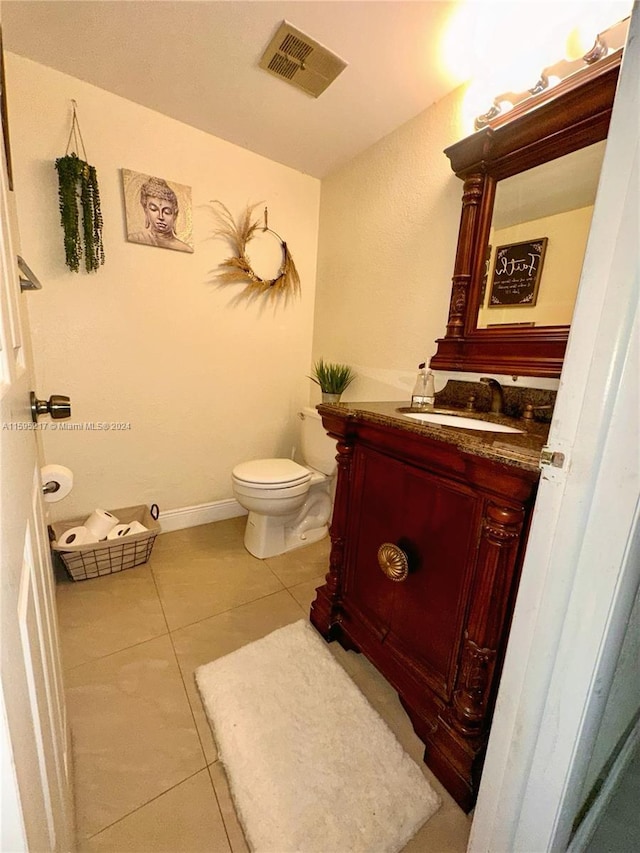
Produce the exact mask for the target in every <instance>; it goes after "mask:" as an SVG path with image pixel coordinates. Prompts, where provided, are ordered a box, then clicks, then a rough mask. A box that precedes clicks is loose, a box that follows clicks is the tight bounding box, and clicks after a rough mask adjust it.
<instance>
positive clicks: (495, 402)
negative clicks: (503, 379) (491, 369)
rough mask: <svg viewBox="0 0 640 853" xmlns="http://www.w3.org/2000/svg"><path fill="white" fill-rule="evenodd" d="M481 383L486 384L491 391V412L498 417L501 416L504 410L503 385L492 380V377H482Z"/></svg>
mask: <svg viewBox="0 0 640 853" xmlns="http://www.w3.org/2000/svg"><path fill="white" fill-rule="evenodd" d="M480 382H484V383H485V385H488V386H489V390H490V391H491V411H492V412H493V413H494V414H496V415H501V414H502V412H503V410H504V392H503V390H502V385H501V384H500V383H499V382H498V380H497V379H492V378H491V377H490V376H482V377H481V378H480Z"/></svg>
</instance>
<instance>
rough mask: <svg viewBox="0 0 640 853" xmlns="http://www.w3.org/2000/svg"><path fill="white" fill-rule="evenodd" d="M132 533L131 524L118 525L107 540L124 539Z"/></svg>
mask: <svg viewBox="0 0 640 853" xmlns="http://www.w3.org/2000/svg"><path fill="white" fill-rule="evenodd" d="M129 533H131V524H116V526H115V527H114V528H113V529H112V530H110V531H109V532H108V533H107V539H122V537H123V536H127V535H128V534H129Z"/></svg>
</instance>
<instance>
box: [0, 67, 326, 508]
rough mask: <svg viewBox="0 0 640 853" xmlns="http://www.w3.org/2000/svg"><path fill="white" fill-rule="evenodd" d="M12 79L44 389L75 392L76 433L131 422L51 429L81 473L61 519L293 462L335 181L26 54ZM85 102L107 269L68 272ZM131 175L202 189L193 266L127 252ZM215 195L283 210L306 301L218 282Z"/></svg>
mask: <svg viewBox="0 0 640 853" xmlns="http://www.w3.org/2000/svg"><path fill="white" fill-rule="evenodd" d="M7 78H8V93H9V117H10V128H11V141H12V148H13V159H14V172H15V188H16V197H17V203H18V215H19V223H20V230H21V240H22V254H23V256H24V257H25V259H26V260H27V262H28V263H29V264H30V266H31V267H32V268H33V269H34V271H35V272H36V273H37V275H38V276H39V277H40V278H41V280H42V281H43V283H44V290H42V291H40V292H38V293H31V294H29V295H28V304H29V313H30V318H31V325H32V334H33V343H34V354H35V361H36V374H37V375H36V380H37V385H36V390H37V392H38V394H39V395H40V396H41V397H49V395H50V394H54V393H62V394H69V395H70V396H71V398H72V404H73V421H74V422H77V423H84V422H98V421H100V422H107V423H111V422H129V423H130V424H131V429H130V430H126V431H122V432H115V431H110V432H102V431H89V430H83V431H57V432H53V431H49V430H48V431H46V432H43V433H42V438H43V443H44V451H45V455H46V461H47V462H58V463H62V464H64V465H68V466H69V467H70V468H72V469H73V471H74V473H75V478H76V485H75V488H74V491H73V493H72V495H71V496H70V497H69V498H67V499H65V500H64V501H63V502H61V503H58V504H52V505H51V508H52V510H53V517H54V518H65V517H69V516H72V515H74V514H76V513H79V514H82V513H84V512H88V511H90V510H92V509H94V508H95V507H96V506H104V507H118V506H124V505H128V504H137V503H150V502H153V501H155V502H158V503H159V504H160V507H161V509H163V510H168V509H171V508H176V507H185V506H192V505H196V504H200V503H208V502H212V501H216V500H220V499H225V498H228V497H231V488H230V481H229V475H230V471H231V468H232V467H233V466H234V465H235V464H236V463H237V462H239V461H242V460H245V459H249V458H252V457H257V456H271V455H279V454H286V455H288V454H289V453H290V452H291V447H292V444H293V442H294V440H295V439H294V436H295V432H294V429H295V423H296V420H295V418H294V414H295V411H296V410H297V409H298V408H299V407H300V406H301V405H304V404H306V403H307V402H308V399H309V385H310V383H309V381H308V379H307V378H306V374H307V373H308V371H309V363H310V360H311V335H312V324H313V308H314V297H315V271H316V245H317V235H318V214H319V196H320V183H319V181H317V180H316V179H313V178H311V177H309V176H306V175H303V174H300V173H299V172H295V171H294V170H292V169H289V168H286V167H284V166H281V165H279V164H276V163H274V162H272V161H270V160H267V159H265V158H263V157H260V156H257V155H255V154H252V153H250V152H249V151H246V150H244V149H242V148H239V147H237V146H234V145H231V144H229V143H227V142H224V141H223V140H220V139H217V138H215V137H212V136H210V135H208V134H205V133H203V132H200V131H198V130H195V129H193V128H191V127H188V126H186V125H184V124H181V123H180V122H177V121H174V120H173V119H169V118H166V117H165V116H162V115H160V114H159V113H156V112H153V111H152V110H149V109H146V108H143V107H140V106H138V105H136V104H134V103H132V102H130V101H127V100H124V99H122V98H120V97H117V96H115V95H112V94H109V93H107V92H105V91H102V90H100V89H97V88H95V87H93V86H90V85H88V84H85V83H83V82H81V81H79V80H77V79H74V78H72V77H69V76H66V75H64V74H61V73H59V72H56V71H53V70H51V69H48V68H45V67H43V66H41V65H38V64H36V63H33V62H31V61H29V60H25V59H23V58H20V57H17V56H14V55H11V54H9V55H8V56H7ZM72 98H75V99H76V101H77V103H78V111H79V117H80V123H81V128H82V132H83V135H84V141H85V144H86V148H87V153H88V157H89V161H90V162H91V163H92V164H93V165H95V166H96V168H97V171H98V177H99V182H100V192H101V197H102V210H103V215H104V221H105V225H104V241H105V251H106V258H107V260H106V264H105V266H104V267H103V268H101V269H100V270H99V271H98V272H97V273H93V274H91V275H87V274H86V273H80V274H75V273H71V272H70V271H69V270H68V269H67V268H66V267H65V266H64V255H63V248H62V230H61V227H60V224H59V214H58V207H57V180H56V173H55V170H54V160H55V158H56V157H59V156H61V155H63V154H64V152H65V147H66V143H67V136H68V132H69V121H70V102H71V99H72ZM121 168H128V169H133V170H136V171H140V172H145V173H147V174H152V175H157V176H160V177H164V178H167V179H169V180H170V181H171V180H173V181H176V182H178V183H182V184H186V185H189V186H191V187H192V191H193V219H194V238H195V253H194V254H193V255H188V254H183V253H182V252H173V251H168V250H164V249H158V248H155V247H149V246H142V245H136V244H133V243H128V242H127V241H126V239H125V228H124V217H123V203H122V189H121V177H120V169H121ZM214 198H216V199H221V200H222V201H223V202H224V203H225V204H226V205H227V207H228V208H230V210H232V211H233V212H234V213H236V214H238V213H240V212H241V211H243V209H244V207H245V205H246V204H247V203H250V202H258V201H261V200H266V201H267V202H268V205H269V212H270V224H271V225H272V227H273V228H274V229H275V230H277V231H278V232H279V233H280V234H281V235H282V236H283V237H284V238H285V239H286V240H287V242H288V243H289V246H290V247H291V250H292V254H293V256H294V259H295V262H296V264H297V267H298V270H299V272H300V277H301V281H302V296H301V298H299V299H296V300H294V301H292V302H290V303H289V304H287V305H284V304H282V303H278V304H276V305H271V304H266V303H264V302H262V301H256V302H254V303H253V304H248V303H247V302H245V301H238V300H237V298H236V297H237V296H238V294H239V292H240V289H241V288H240V287H239V286H226V288H224V289H223V288H220V287H218V286H216V285H215V284H214V283H212V275H211V271H212V270H215V268H216V266H217V264H218V263H219V262H220V261H221V260H223V259H224V258H225V257H227V256H228V255H229V247H228V246H227V244H226V243H223V242H222V241H220V240H212V239H211V236H210V235H211V230H212V227H213V218H212V216H211V213H210V210H209V207H208V202H209V200H210V199H214ZM256 243H257V241H256Z"/></svg>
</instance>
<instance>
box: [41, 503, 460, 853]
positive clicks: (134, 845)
mask: <svg viewBox="0 0 640 853" xmlns="http://www.w3.org/2000/svg"><path fill="white" fill-rule="evenodd" d="M244 522H245V519H244V518H235V519H230V520H228V521H222V522H217V523H215V524H208V525H203V526H201V527H192V528H189V529H187V530H180V531H177V532H175V533H165V534H162V535H161V536H159V537H158V538H157V540H156V543H155V547H154V550H153V554H152V557H151V560H150V562H149V563H148V564H146V565H144V566H139V567H138V568H135V569H130V570H128V571H125V572H122V573H119V574H115V575H110V576H107V577H103V578H96V579H93V580H89V581H83V582H79V583H72V582H69V581H68V580H66V578H65V577H64V576H61V577H59V582H58V586H57V601H58V613H59V622H60V635H61V644H62V653H63V665H64V668H65V682H66V691H67V702H68V713H69V718H70V724H71V732H72V740H73V754H74V765H75V795H76V812H77V815H76V816H77V835H78V848H79V850H80V851H81V853H84V851H87V852H88V851H110V852H111V853H126V851H132V853H133V852H134V851H135V853H143V851H149V853H160V851H166V852H167V853H196V851H209V853H211V851H214V852H215V853H218V851H220V853H222V851H232V853H241V851H247V846H246V842H245V840H244V836H243V833H242V829H241V827H240V824H239V823H238V820H237V818H236V814H235V811H234V807H233V802H232V800H231V796H230V794H229V789H228V786H227V782H226V778H225V773H224V769H223V767H222V765H221V764H220V762H219V761H218V756H217V751H216V746H215V743H214V741H213V738H212V737H211V732H210V730H209V726H208V723H207V720H206V717H205V714H204V711H203V709H202V706H201V703H200V699H199V696H198V693H197V691H196V688H195V684H194V679H193V671H194V669H195V668H196V667H198V666H200V665H201V664H203V663H207V662H208V661H210V660H213V659H214V658H217V657H220V656H222V655H224V654H227V653H228V652H230V651H233V650H234V649H236V648H238V647H239V646H242V645H244V644H246V643H249V642H252V641H253V640H257V639H259V638H260V637H262V636H264V635H266V634H268V633H269V632H270V631H273V630H275V629H276V628H279V627H282V626H283V625H286V624H288V623H290V622H294V621H296V620H298V619H300V618H301V617H302V616H308V613H309V606H310V603H311V601H312V600H313V598H314V595H315V592H314V590H315V588H316V587H317V586H319V585H320V584H321V583H322V582H323V577H324V574H325V572H326V568H327V565H328V552H329V541H328V539H325V540H323V541H322V542H318V543H316V544H314V545H310V546H308V547H306V548H303V549H299V550H297V551H293V552H290V553H289V554H284V555H282V556H279V557H274V558H272V559H269V560H258V559H256V558H255V557H252V556H251V555H250V554H248V553H247V552H246V551H245V550H244V547H243V545H242V534H243V529H244ZM330 648H331V650H332V651H333V652H334V654H335V655H336V658H337V659H338V660H339V661H340V663H341V664H342V665H343V666H344V667H345V669H346V670H347V671H348V672H349V674H350V675H351V677H352V678H353V679H354V681H355V682H356V683H357V684H358V686H359V687H360V689H361V690H362V691H363V692H364V693H365V694H366V696H367V697H368V698H369V701H370V702H371V703H372V705H374V707H375V708H376V709H377V710H378V712H379V713H380V714H381V715H382V716H383V717H384V719H385V720H386V721H387V723H388V725H389V726H390V727H391V729H392V730H393V731H394V732H395V734H396V736H397V737H398V739H399V740H400V742H401V743H402V744H403V746H404V747H405V749H406V750H407V752H409V754H410V755H412V756H413V758H414V759H415V760H416V762H417V763H418V764H419V765H420V766H421V767H422V768H423V770H424V773H425V775H426V777H427V778H428V779H429V781H430V782H431V784H432V785H433V786H434V787H435V788H436V789H437V790H438V792H439V794H440V796H441V797H442V800H443V805H442V807H441V808H440V810H439V811H438V812H437V813H436V815H435V816H434V817H433V818H432V819H431V820H430V821H428V822H427V824H426V825H425V826H424V827H423V828H422V829H421V830H420V832H419V833H418V834H417V835H416V837H415V838H414V839H413V840H412V841H411V842H410V843H409V844H408V845H407V847H406V848H405V851H406V853H418V852H419V851H425V853H426V851H430V853H458V851H464V850H466V845H467V838H468V834H469V828H470V821H469V819H468V818H467V817H466V816H465V815H464V813H463V812H462V811H461V810H460V809H459V808H458V806H457V805H456V804H455V802H454V801H453V800H452V799H451V797H450V796H449V795H448V794H447V792H446V791H445V790H444V789H443V788H442V786H441V785H440V784H439V783H438V781H437V780H436V779H435V778H434V777H433V776H432V775H431V774H430V773H429V771H428V770H427V768H426V767H425V766H424V764H422V761H421V756H422V749H421V743H420V741H419V740H418V739H417V738H416V736H415V735H414V733H413V729H412V728H411V725H410V723H409V722H408V719H407V717H406V715H405V714H404V712H403V711H402V708H401V706H400V704H399V702H398V699H397V696H396V694H395V693H394V691H393V690H392V689H391V688H390V687H389V685H388V684H387V683H386V681H385V680H384V679H383V678H382V677H381V676H380V675H379V674H378V673H377V671H376V670H375V669H374V668H373V667H372V666H371V665H370V664H369V663H368V661H367V660H366V659H365V658H363V657H362V656H361V655H357V654H355V653H353V652H345V651H344V650H343V649H342V648H341V647H340V646H339V645H338V644H337V643H332V644H331V645H330ZM282 853H288V851H286V850H284V849H283V851H282ZM344 853H348V851H344ZM372 853H374V851H372Z"/></svg>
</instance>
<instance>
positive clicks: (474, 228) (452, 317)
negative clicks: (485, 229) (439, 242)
mask: <svg viewBox="0 0 640 853" xmlns="http://www.w3.org/2000/svg"><path fill="white" fill-rule="evenodd" d="M485 183H486V175H483V174H475V175H469V177H468V178H467V179H466V181H465V182H464V188H463V191H462V214H461V216H460V231H459V233H458V248H457V251H456V260H455V264H454V267H453V278H452V279H451V301H450V303H449V321H448V323H447V337H448V338H461V337H463V335H464V326H465V318H466V314H467V303H468V301H469V288H470V284H471V277H472V275H473V262H474V259H475V256H476V252H475V246H476V244H477V232H478V228H479V225H480V208H481V205H482V201H483V196H484V190H485Z"/></svg>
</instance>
